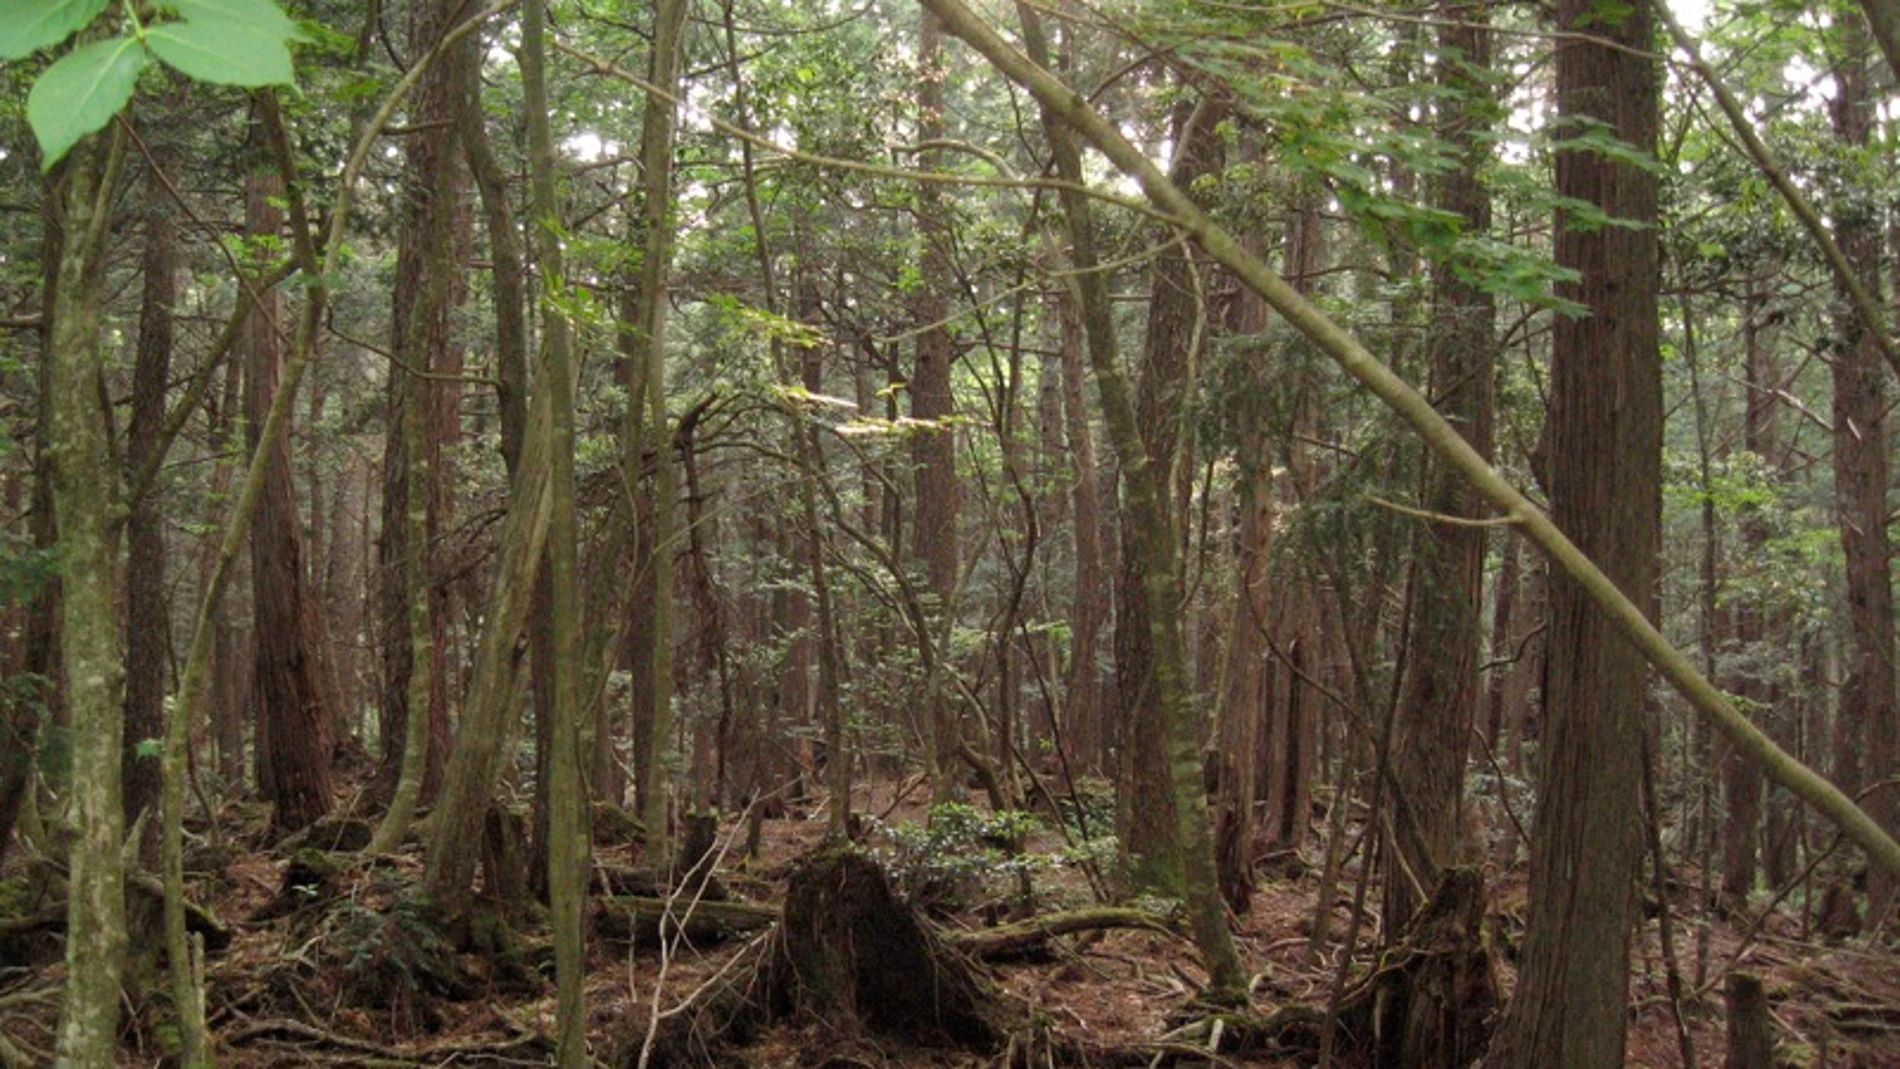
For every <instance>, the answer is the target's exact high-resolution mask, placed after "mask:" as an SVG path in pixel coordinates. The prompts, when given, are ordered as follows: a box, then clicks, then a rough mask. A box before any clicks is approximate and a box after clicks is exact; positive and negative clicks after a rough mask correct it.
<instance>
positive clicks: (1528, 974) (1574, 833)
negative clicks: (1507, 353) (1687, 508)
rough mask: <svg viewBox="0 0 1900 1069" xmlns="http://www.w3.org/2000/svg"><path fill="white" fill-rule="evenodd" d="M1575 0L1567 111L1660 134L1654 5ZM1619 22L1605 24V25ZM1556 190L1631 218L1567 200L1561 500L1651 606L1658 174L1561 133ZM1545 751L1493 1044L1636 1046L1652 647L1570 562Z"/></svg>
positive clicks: (1581, 534) (1657, 407)
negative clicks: (1572, 211) (1526, 894)
mask: <svg viewBox="0 0 1900 1069" xmlns="http://www.w3.org/2000/svg"><path fill="white" fill-rule="evenodd" d="M1597 10H1598V9H1597V7H1596V6H1595V5H1594V4H1593V3H1591V0H1563V2H1562V3H1561V5H1560V7H1559V12H1558V19H1559V26H1560V28H1561V29H1563V30H1565V31H1583V30H1585V29H1587V31H1588V34H1589V37H1588V39H1580V40H1576V41H1569V42H1566V44H1565V47H1563V48H1561V49H1559V50H1558V53H1557V90H1558V103H1559V110H1560V121H1569V122H1573V123H1574V122H1578V121H1581V120H1586V119H1588V120H1591V121H1593V122H1597V123H1602V124H1604V125H1605V126H1606V127H1607V129H1608V132H1610V133H1611V134H1613V135H1614V136H1616V137H1617V138H1619V139H1620V140H1622V141H1623V142H1624V143H1625V144H1628V145H1630V146H1632V147H1634V148H1635V149H1636V150H1637V151H1640V152H1645V153H1648V152H1653V151H1654V150H1655V146H1656V128H1657V108H1658V99H1659V86H1658V81H1657V75H1656V65H1655V61H1654V59H1653V58H1651V57H1652V54H1651V53H1650V52H1649V51H1648V50H1649V49H1650V48H1651V47H1652V46H1653V40H1652V30H1651V17H1652V15H1651V9H1650V6H1649V4H1648V3H1647V0H1639V2H1638V3H1637V4H1636V5H1635V7H1634V9H1633V10H1632V11H1631V12H1630V13H1629V14H1628V15H1627V17H1625V18H1623V19H1621V20H1620V21H1616V22H1613V23H1606V22H1605V20H1604V19H1603V18H1602V17H1601V16H1600V15H1599V14H1597ZM1600 39H1601V40H1600ZM1558 150H1559V151H1558V154H1557V191H1558V193H1559V194H1561V195H1563V196H1566V197H1575V198H1577V199H1579V200H1582V201H1585V202H1587V203H1590V204H1594V205H1596V206H1598V207H1599V208H1601V209H1602V210H1603V212H1604V213H1605V214H1607V215H1609V216H1610V217H1612V218H1615V219H1619V220H1627V221H1628V222H1629V223H1630V224H1631V226H1630V227H1604V226H1600V225H1596V224H1590V225H1577V223H1576V222H1575V221H1574V220H1573V219H1572V218H1571V217H1570V215H1569V213H1567V212H1559V213H1558V216H1557V239H1556V243H1557V262H1558V264H1559V265H1561V266H1563V267H1566V268H1570V269H1572V270H1575V271H1577V272H1579V274H1580V278H1579V279H1578V281H1576V282H1574V283H1566V284H1562V285H1560V286H1559V288H1558V292H1559V295H1560V296H1561V297H1563V298H1565V299H1567V300H1571V301H1575V302H1577V303H1579V304H1581V305H1583V306H1584V307H1585V308H1587V309H1589V312H1588V314H1587V315H1584V316H1581V317H1559V318H1558V320H1557V322H1556V332H1555V338H1554V341H1553V356H1552V369H1551V412H1550V416H1549V423H1548V426H1547V429H1546V434H1547V441H1548V444H1549V450H1548V452H1549V456H1550V463H1551V485H1550V498H1551V509H1552V514H1551V518H1552V520H1553V521H1555V523H1556V524H1557V526H1558V527H1559V528H1560V529H1562V530H1563V531H1564V532H1565V533H1566V534H1567V535H1569V537H1570V538H1571V540H1572V541H1573V542H1574V543H1575V544H1576V546H1577V548H1579V549H1580V550H1582V551H1583V552H1584V553H1586V554H1588V555H1589V556H1590V558H1591V559H1592V560H1594V561H1596V562H1597V563H1598V565H1599V566H1600V567H1601V568H1602V569H1603V570H1604V572H1605V573H1606V574H1607V575H1608V576H1609V577H1610V578H1611V579H1612V580H1613V581H1614V582H1615V583H1616V584H1617V586H1618V587H1619V588H1620V589H1621V590H1622V592H1623V594H1624V595H1625V596H1626V597H1628V598H1629V599H1630V601H1631V602H1632V603H1633V604H1634V605H1636V606H1637V607H1639V608H1641V609H1643V610H1644V612H1645V613H1646V614H1647V615H1648V616H1650V617H1651V618H1652V619H1653V618H1654V616H1655V613H1656V610H1655V606H1656V597H1657V593H1656V581H1657V574H1658V561H1657V555H1658V552H1659V548H1660V540H1661V539H1660V514H1661V504H1660V493H1661V491H1660V486H1661V471H1660V469H1661V455H1662V437H1661V436H1662V384H1661V370H1660V368H1661V359H1660V355H1659V343H1658V315H1657V298H1656V294H1657V290H1658V289H1659V283H1660V279H1659V267H1658V254H1657V240H1656V229H1655V226H1656V177H1655V175H1654V173H1652V172H1650V171H1647V170H1645V169H1644V168H1642V167H1640V166H1637V165H1635V164H1631V163H1619V162H1616V161H1615V160H1613V159H1610V158H1606V157H1605V156H1603V155H1600V154H1598V153H1596V152H1592V151H1588V150H1583V149H1579V148H1566V147H1565V146H1564V145H1563V143H1562V142H1559V144H1558ZM1550 598H1551V625H1550V627H1551V630H1550V643H1549V646H1548V650H1549V653H1548V660H1547V662H1546V666H1547V677H1546V678H1547V688H1546V694H1545V707H1544V708H1545V727H1544V733H1543V746H1542V750H1543V761H1542V765H1543V769H1542V776H1541V778H1540V781H1539V791H1538V806H1537V815H1536V818H1535V821H1534V823H1533V826H1532V842H1531V881H1532V882H1531V892H1530V909H1529V913H1530V919H1529V920H1530V923H1529V928H1528V930H1527V932H1526V934H1525V941H1524V952H1523V966H1522V968H1521V970H1520V973H1519V978H1518V986H1517V992H1516V995H1515V997H1514V998H1513V1000H1512V1003H1511V1008H1510V1010H1509V1012H1508V1014H1507V1018H1506V1021H1505V1024H1504V1027H1503V1031H1502V1034H1501V1036H1500V1041H1499V1043H1498V1044H1497V1045H1496V1046H1495V1047H1494V1048H1493V1051H1492V1055H1491V1059H1490V1062H1489V1064H1491V1065H1493V1066H1498V1067H1518V1066H1521V1067H1525V1069H1530V1067H1534V1066H1537V1067H1541V1066H1563V1067H1566V1069H1588V1067H1602V1069H1609V1067H1613V1066H1620V1065H1622V1064H1623V1051H1624V1029H1625V1024H1626V1006H1625V1003H1626V998H1627V993H1628V977H1629V938H1628V937H1629V930H1630V924H1631V922H1632V920H1633V919H1634V911H1633V906H1634V904H1635V903H1634V900H1633V899H1634V894H1633V888H1634V887H1635V879H1636V875H1637V868H1638V863H1639V860H1640V858H1641V842H1642V837H1641V814H1640V810H1639V806H1638V801H1639V799H1638V792H1637V791H1635V790H1634V789H1633V788H1632V786H1631V785H1632V784H1634V783H1637V782H1639V777H1640V775H1641V765H1640V763H1639V762H1640V760H1641V750H1642V741H1641V740H1642V731H1643V703H1644V699H1645V692H1646V689H1647V683H1648V675H1649V673H1648V670H1647V668H1646V666H1645V664H1644V660H1643V656H1642V654H1641V653H1640V652H1639V651H1638V650H1636V648H1635V647H1634V646H1632V645H1631V644H1629V643H1628V642H1626V641H1625V640H1624V639H1623V638H1622V637H1621V636H1619V635H1618V634H1616V633H1615V631H1614V630H1612V627H1611V625H1610V622H1609V620H1608V619H1607V618H1606V617H1605V616H1604V615H1603V613H1602V612H1601V611H1600V610H1598V608H1597V607H1596V605H1595V603H1594V602H1593V601H1592V600H1591V599H1590V597H1589V596H1588V595H1587V594H1586V593H1585V591H1584V589H1583V588H1582V586H1581V585H1580V584H1578V583H1577V582H1576V581H1575V580H1573V579H1571V578H1569V576H1568V575H1555V576H1553V577H1552V580H1551V594H1550Z"/></svg>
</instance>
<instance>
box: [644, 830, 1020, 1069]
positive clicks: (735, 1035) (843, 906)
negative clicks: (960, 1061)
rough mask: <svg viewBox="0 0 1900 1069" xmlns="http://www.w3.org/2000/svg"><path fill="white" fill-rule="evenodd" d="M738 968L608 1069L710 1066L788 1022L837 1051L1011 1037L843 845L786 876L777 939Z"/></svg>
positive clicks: (989, 1004)
mask: <svg viewBox="0 0 1900 1069" xmlns="http://www.w3.org/2000/svg"><path fill="white" fill-rule="evenodd" d="M743 957H744V958H745V959H746V960H742V961H739V962H737V963H735V965H734V967H733V968H732V969H731V974H732V976H733V979H732V980H730V981H728V982H727V983H725V984H724V985H722V986H719V987H716V988H712V989H708V990H705V991H702V992H701V993H700V994H699V995H698V996H696V997H695V999H694V1001H693V1003H692V1004H690V1005H688V1006H685V1007H682V1008H681V1011H680V1012H677V1013H673V1014H670V1015H669V1016H668V1018H667V1019H666V1021H664V1022H663V1023H662V1025H661V1028H660V1031H659V1033H658V1034H656V1035H654V1036H652V1037H648V1036H646V1035H645V1033H644V1029H642V1030H641V1031H640V1032H639V1033H637V1034H634V1035H629V1036H627V1037H626V1038H625V1040H623V1043H622V1047H621V1050H622V1053H621V1055H620V1056H619V1058H618V1059H617V1061H618V1063H619V1064H621V1065H634V1064H637V1062H638V1060H639V1053H640V1049H641V1047H642V1046H643V1045H647V1044H648V1042H649V1040H650V1043H651V1055H652V1056H651V1060H650V1062H649V1064H650V1065H652V1066H655V1067H661V1069H664V1067H665V1066H669V1065H699V1064H708V1063H709V1062H710V1063H716V1062H717V1061H718V1059H717V1057H716V1054H717V1051H718V1050H719V1049H720V1048H722V1047H724V1046H727V1045H732V1044H743V1043H744V1042H746V1040H747V1039H748V1038H749V1037H750V1036H751V1035H752V1034H753V1033H754V1032H755V1031H756V1030H757V1029H758V1028H760V1027H762V1026H764V1025H766V1024H770V1023H772V1022H775V1021H781V1020H787V1019H791V1020H797V1021H801V1022H810V1023H815V1024H817V1025H818V1026H819V1027H820V1028H821V1029H822V1031H823V1032H824V1033H826V1034H827V1035H828V1037H829V1038H830V1040H831V1041H832V1042H833V1043H835V1044H837V1045H838V1046H839V1048H840V1049H846V1048H849V1047H850V1046H851V1045H852V1044H854V1043H855V1042H857V1041H858V1039H859V1037H860V1036H861V1035H863V1034H864V1033H865V1032H867V1031H868V1032H875V1033H880V1034H883V1035H886V1036H899V1037H902V1038H903V1039H904V1040H905V1041H907V1042H911V1043H916V1044H920V1045H933V1046H946V1047H953V1048H960V1049H965V1050H976V1051H981V1052H986V1053H987V1052H991V1051H994V1050H996V1049H997V1048H998V1047H1000V1046H1001V1045H1002V1043H1003V1041H1004V1038H1005V1036H1006V1035H1008V1033H1009V1030H1010V1029H1009V1022H1008V1017H1007V1014H1006V1013H1005V1011H1004V1010H1003V1009H1002V1004H1001V1003H1000V1002H999V1000H998V999H997V997H996V996H995V995H994V993H993V992H992V991H991V989H990V987H989V985H988V984H987V983H985V982H984V980H983V978H982V976H981V975H980V974H979V973H978V972H977V971H976V968H975V967H974V966H972V965H971V964H970V963H969V961H968V960H967V959H965V958H964V957H963V956H962V955H961V954H959V953H958V952H957V951H956V950H954V949H953V948H951V947H950V946H948V945H946V944H945V942H944V941H943V940H942V939H940V938H939V937H938V936H937V934H936V932H935V930H934V929H932V928H931V927H930V926H929V924H928V923H926V922H925V921H924V920H923V919H922V918H921V917H919V916H918V914H917V912H916V911H915V910H913V909H912V908H911V907H910V906H909V905H908V904H906V903H905V902H903V901H901V900H899V899H898V897H897V896H896V894H894V893H893V892H892V890H891V885H890V881H889V879H888V878H887V877H886V876H885V874H884V870H883V869H882V868H880V867H879V866H878V864H877V863H876V862H875V861H872V860H871V859H870V858H868V857H866V856H864V855H863V854H860V853H858V852H857V851H855V850H853V849H851V848H850V847H848V846H844V847H830V848H826V849H823V850H821V851H820V852H819V853H817V854H815V855H814V856H812V857H810V858H807V859H805V860H804V861H802V862H800V863H799V864H798V865H797V866H796V867H795V868H794V869H793V870H792V873H791V876H790V878H789V883H788V885H787V888H786V894H785V906H784V910H783V912H782V914H781V920H780V922H779V926H778V928H777V929H776V930H775V931H773V932H772V933H771V935H770V937H769V938H765V939H762V940H761V941H759V942H757V943H754V944H753V946H752V947H749V948H747V950H746V951H745V952H744V953H743ZM641 1023H642V1024H644V1022H641Z"/></svg>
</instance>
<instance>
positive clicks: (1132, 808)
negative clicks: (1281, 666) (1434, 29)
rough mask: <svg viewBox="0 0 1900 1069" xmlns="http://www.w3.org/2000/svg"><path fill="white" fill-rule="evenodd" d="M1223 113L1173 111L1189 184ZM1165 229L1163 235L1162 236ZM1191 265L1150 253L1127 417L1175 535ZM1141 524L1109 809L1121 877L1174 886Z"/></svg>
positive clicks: (1126, 530) (1123, 647)
mask: <svg viewBox="0 0 1900 1069" xmlns="http://www.w3.org/2000/svg"><path fill="white" fill-rule="evenodd" d="M1226 115H1227V107H1226V105H1225V104H1224V103H1222V102H1220V101H1218V100H1215V99H1211V98H1210V99H1207V100H1205V101H1203V102H1202V103H1201V104H1199V105H1198V106H1195V107H1193V108H1192V109H1190V110H1188V111H1186V112H1185V113H1184V114H1182V115H1180V116H1179V119H1180V122H1179V124H1178V126H1177V131H1178V133H1177V140H1178V143H1179V145H1180V148H1179V151H1178V152H1177V153H1176V155H1175V159H1174V164H1173V168H1172V169H1171V170H1170V172H1169V177H1170V178H1171V179H1172V180H1173V181H1174V183H1175V184H1176V185H1178V186H1180V187H1181V188H1183V189H1186V188H1189V187H1191V186H1192V185H1193V184H1194V182H1195V181H1197V180H1198V179H1200V178H1201V177H1202V176H1203V175H1209V174H1213V173H1216V172H1218V171H1219V170H1220V168H1221V167H1222V165H1223V162H1224V156H1225V153H1224V151H1223V149H1222V144H1221V135H1220V124H1221V121H1222V120H1223V119H1224V118H1225V117H1226ZM1171 239H1172V235H1169V236H1168V239H1167V240H1171ZM1198 270H1200V268H1199V267H1197V266H1196V265H1195V264H1194V263H1193V262H1192V261H1191V259H1190V257H1189V253H1188V251H1187V250H1186V249H1185V248H1184V247H1183V246H1181V245H1179V244H1170V245H1169V247H1168V249H1167V251H1165V252H1163V253H1162V254H1161V255H1160V256H1158V257H1156V259H1155V265H1154V281H1153V288H1152V294H1151V296H1150V299H1149V302H1148V333H1147V344H1146V346H1145V348H1144V351H1143V354H1142V363H1141V378H1140V385H1139V386H1138V387H1137V388H1136V390H1135V397H1136V402H1135V420H1136V423H1137V425H1138V426H1139V427H1140V431H1141V440H1142V443H1143V446H1144V448H1145V449H1146V451H1147V457H1148V462H1149V465H1150V467H1151V468H1152V470H1153V473H1154V477H1155V479H1156V480H1157V482H1158V486H1159V492H1160V493H1161V495H1162V497H1163V501H1162V505H1163V506H1164V508H1166V510H1167V512H1166V517H1167V518H1166V522H1167V525H1168V527H1167V531H1166V534H1167V537H1168V538H1170V539H1173V540H1175V541H1176V542H1178V541H1179V539H1180V537H1181V530H1182V526H1181V525H1182V523H1183V520H1182V518H1181V517H1182V515H1183V512H1182V508H1181V506H1182V505H1183V504H1184V503H1185V500H1186V498H1185V497H1184V495H1185V493H1186V492H1187V489H1188V488H1187V485H1186V482H1187V480H1186V479H1185V478H1184V477H1183V475H1184V472H1183V469H1184V468H1186V467H1187V465H1186V463H1185V462H1184V460H1183V457H1184V455H1185V452H1186V450H1187V449H1188V445H1187V443H1186V442H1184V441H1183V439H1182V434H1181V421H1182V418H1183V413H1184V412H1185V407H1184V406H1185V405H1186V404H1187V394H1188V390H1189V388H1190V385H1191V380H1192V375H1193V367H1194V363H1195V361H1196V360H1197V359H1198V358H1199V355H1200V354H1199V353H1197V352H1196V351H1195V348H1196V344H1197V339H1198V338H1199V337H1200V336H1201V335H1202V334H1204V333H1205V317H1206V312H1207V309H1206V305H1205V302H1204V301H1203V299H1202V294H1201V287H1200V286H1199V285H1198V284H1197V283H1196V281H1195V273H1196V272H1197V271H1198ZM1197 324H1198V325H1197ZM1128 477H1129V465H1128V460H1127V458H1126V457H1124V458H1123V459H1122V478H1123V479H1124V480H1126V479H1127V478H1128ZM1140 526H1141V521H1139V520H1136V521H1134V522H1129V521H1127V520H1124V522H1123V524H1122V560H1121V575H1120V577H1119V579H1118V585H1117V588H1116V606H1117V608H1116V613H1115V689H1116V692H1117V693H1118V694H1119V695H1120V697H1121V702H1120V708H1119V710H1118V716H1119V718H1120V721H1121V725H1120V726H1121V732H1120V734H1121V740H1122V756H1121V769H1120V773H1121V775H1120V781H1119V787H1120V793H1119V795H1118V799H1119V800H1118V802H1117V813H1118V815H1119V816H1120V818H1121V819H1120V824H1121V829H1120V830H1121V835H1122V843H1121V845H1122V852H1123V857H1124V860H1125V864H1126V867H1127V870H1128V875H1129V878H1130V879H1131V880H1132V881H1133V883H1134V885H1135V886H1137V887H1141V888H1147V889H1151V890H1158V891H1162V892H1173V891H1179V890H1180V889H1181V886H1182V883H1181V880H1182V875H1181V865H1182V857H1181V849H1182V847H1181V843H1180V842H1179V840H1178V839H1177V837H1176V830H1177V828H1178V827H1179V825H1180V823H1181V820H1182V819H1183V816H1184V814H1181V813H1178V812H1177V811H1176V809H1175V805H1176V802H1175V798H1174V792H1173V790H1172V789H1171V783H1172V780H1171V778H1170V777H1171V773H1170V771H1169V764H1170V761H1171V757H1170V743H1169V737H1170V731H1171V727H1170V725H1169V723H1168V721H1167V718H1166V717H1165V716H1162V715H1160V714H1159V710H1158V706H1159V701H1160V699H1159V696H1158V695H1157V694H1156V691H1155V686H1156V683H1155V673H1156V671H1157V667H1156V665H1155V663H1154V662H1155V657H1156V653H1155V651H1154V648H1153V646H1152V641H1153V636H1152V631H1153V628H1152V624H1151V621H1150V617H1151V616H1153V615H1155V614H1165V615H1169V616H1173V615H1177V614H1179V613H1180V612H1181V609H1182V607H1181V606H1180V604H1179V603H1180V601H1181V597H1182V593H1181V591H1179V590H1174V591H1171V592H1168V593H1167V594H1166V596H1165V597H1161V598H1155V597H1152V596H1151V595H1150V593H1149V591H1150V587H1151V582H1150V581H1151V580H1152V578H1153V577H1152V576H1149V575H1147V574H1146V573H1145V571H1144V569H1145V568H1146V567H1147V566H1148V564H1149V563H1150V562H1149V561H1147V560H1146V559H1144V557H1143V555H1142V554H1141V552H1139V551H1138V550H1137V549H1136V544H1137V543H1138V542H1139V541H1140V540H1141V539H1145V538H1147V537H1149V534H1150V533H1149V532H1146V531H1142V530H1141V529H1140ZM1183 667H1185V665H1184V666H1183ZM1185 683H1186V680H1183V684H1184V685H1185ZM1193 808H1194V809H1195V810H1196V812H1195V813H1194V814H1193V816H1194V817H1195V819H1199V818H1200V815H1201V814H1200V813H1199V810H1200V808H1201V807H1200V804H1199V802H1198V801H1197V802H1196V803H1195V805H1194V807H1193Z"/></svg>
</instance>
